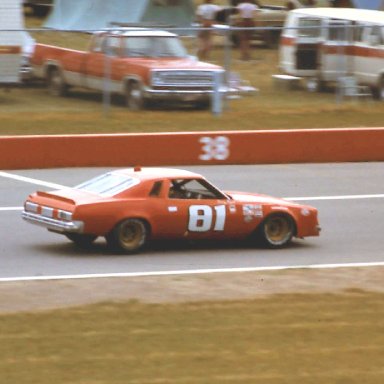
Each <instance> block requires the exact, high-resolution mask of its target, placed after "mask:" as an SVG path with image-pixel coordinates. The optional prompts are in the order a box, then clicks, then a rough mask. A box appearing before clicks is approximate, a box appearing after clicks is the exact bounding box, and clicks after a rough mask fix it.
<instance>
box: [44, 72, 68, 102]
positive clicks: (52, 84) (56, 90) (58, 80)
mask: <svg viewBox="0 0 384 384" xmlns="http://www.w3.org/2000/svg"><path fill="white" fill-rule="evenodd" d="M47 82H48V89H49V93H50V94H51V95H52V96H66V95H67V94H68V86H67V84H66V83H65V80H64V77H63V75H62V74H61V71H60V70H59V69H58V68H53V69H51V70H50V71H49V73H48V77H47Z"/></svg>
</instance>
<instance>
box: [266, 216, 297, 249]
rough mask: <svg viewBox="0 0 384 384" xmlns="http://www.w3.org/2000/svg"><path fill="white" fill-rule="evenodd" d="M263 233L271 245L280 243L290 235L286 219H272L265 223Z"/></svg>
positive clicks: (289, 227)
mask: <svg viewBox="0 0 384 384" xmlns="http://www.w3.org/2000/svg"><path fill="white" fill-rule="evenodd" d="M265 233H266V235H267V237H268V239H269V240H270V241H271V242H272V243H276V244H278V243H282V242H284V241H285V240H286V239H287V238H288V237H290V235H291V226H290V224H289V222H288V220H287V219H285V218H283V217H274V218H272V219H270V220H268V222H267V223H266V226H265Z"/></svg>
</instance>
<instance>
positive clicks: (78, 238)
mask: <svg viewBox="0 0 384 384" xmlns="http://www.w3.org/2000/svg"><path fill="white" fill-rule="evenodd" d="M65 236H66V237H67V238H68V239H69V240H71V241H72V242H74V243H75V244H76V245H77V246H78V247H80V248H89V247H90V246H91V245H92V243H93V242H94V241H95V240H96V239H97V236H96V235H84V234H81V233H66V234H65Z"/></svg>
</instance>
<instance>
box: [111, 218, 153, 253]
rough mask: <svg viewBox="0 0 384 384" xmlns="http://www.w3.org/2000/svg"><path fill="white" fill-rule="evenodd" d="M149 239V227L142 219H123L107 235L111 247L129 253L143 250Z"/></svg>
mask: <svg viewBox="0 0 384 384" xmlns="http://www.w3.org/2000/svg"><path fill="white" fill-rule="evenodd" d="M147 239H148V228H147V226H146V225H145V223H144V221H143V220H140V219H126V220H123V221H122V222H120V223H119V224H117V225H116V227H115V228H114V229H113V230H112V232H111V233H109V234H108V235H107V236H106V240H107V243H108V245H109V247H110V248H111V249H113V250H116V251H119V252H122V253H127V254H131V253H137V252H139V251H140V250H142V249H143V248H144V246H145V245H146V243H147Z"/></svg>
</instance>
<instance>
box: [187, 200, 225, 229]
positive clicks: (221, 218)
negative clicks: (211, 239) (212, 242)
mask: <svg viewBox="0 0 384 384" xmlns="http://www.w3.org/2000/svg"><path fill="white" fill-rule="evenodd" d="M213 209H214V210H215V212H216V220H215V223H214V225H213V228H212V224H213ZM213 209H212V208H211V207H210V206H209V205H191V206H190V207H189V221H188V231H191V232H207V231H210V230H211V229H213V230H214V231H223V230H224V224H225V216H226V212H225V205H216V206H214V207H213Z"/></svg>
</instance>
